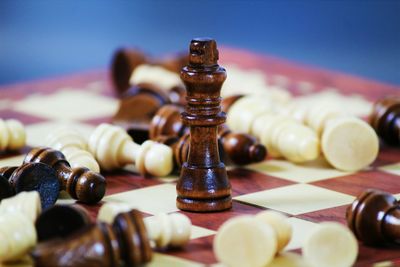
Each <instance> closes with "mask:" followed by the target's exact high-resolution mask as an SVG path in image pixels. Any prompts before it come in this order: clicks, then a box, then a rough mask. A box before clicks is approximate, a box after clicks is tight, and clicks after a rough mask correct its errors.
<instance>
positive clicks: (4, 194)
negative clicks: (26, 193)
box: [0, 175, 15, 201]
mask: <svg viewBox="0 0 400 267" xmlns="http://www.w3.org/2000/svg"><path fill="white" fill-rule="evenodd" d="M13 195H15V192H14V189H13V188H12V186H11V185H10V183H9V182H8V179H7V178H6V177H4V176H3V175H0V201H1V200H2V199H5V198H8V197H12V196H13Z"/></svg>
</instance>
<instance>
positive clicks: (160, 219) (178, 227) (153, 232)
mask: <svg viewBox="0 0 400 267" xmlns="http://www.w3.org/2000/svg"><path fill="white" fill-rule="evenodd" d="M131 209H132V207H131V206H130V205H128V204H125V203H112V202H108V203H105V204H104V205H103V206H101V208H100V210H99V213H98V215H97V219H98V220H100V221H103V222H106V223H109V224H111V223H112V222H113V220H114V218H115V217H116V216H117V215H118V214H119V213H121V212H128V211H130V210H131ZM144 223H145V227H146V231H147V233H148V235H149V238H150V240H152V241H153V243H154V245H155V246H157V247H161V248H162V247H167V246H171V247H183V246H184V245H186V244H187V243H188V242H189V239H190V235H191V229H192V223H191V221H190V219H189V218H188V217H187V216H186V215H183V214H181V213H170V214H165V213H160V214H157V215H155V216H151V217H147V218H145V219H144Z"/></svg>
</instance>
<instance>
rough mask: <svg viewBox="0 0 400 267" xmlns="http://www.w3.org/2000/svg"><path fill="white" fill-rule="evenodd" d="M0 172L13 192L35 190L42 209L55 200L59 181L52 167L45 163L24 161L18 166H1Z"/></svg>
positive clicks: (58, 189) (52, 203) (49, 205)
mask: <svg viewBox="0 0 400 267" xmlns="http://www.w3.org/2000/svg"><path fill="white" fill-rule="evenodd" d="M0 174H1V175H2V176H4V177H5V178H6V179H8V182H9V184H10V187H11V188H12V190H13V192H14V194H15V193H17V194H18V193H20V192H23V191H37V192H38V193H39V195H40V202H41V206H42V209H47V208H49V207H51V206H53V205H54V203H55V202H56V201H57V198H58V194H59V191H60V182H59V180H58V178H57V174H56V172H55V171H54V169H53V168H51V167H50V166H48V165H46V164H43V163H24V164H22V165H21V166H20V167H3V168H0ZM23 202H24V201H23Z"/></svg>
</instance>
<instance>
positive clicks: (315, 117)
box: [294, 103, 379, 171]
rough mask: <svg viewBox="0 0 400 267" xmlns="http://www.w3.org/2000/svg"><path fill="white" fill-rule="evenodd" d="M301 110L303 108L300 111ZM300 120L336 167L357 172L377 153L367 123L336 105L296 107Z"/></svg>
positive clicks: (377, 148)
mask: <svg viewBox="0 0 400 267" xmlns="http://www.w3.org/2000/svg"><path fill="white" fill-rule="evenodd" d="M303 110H305V111H303ZM294 112H300V113H303V114H304V121H305V123H306V124H307V125H309V126H310V127H311V128H313V129H314V130H315V132H316V133H317V134H319V135H320V136H321V149H322V153H323V154H324V156H325V158H326V160H327V161H328V162H329V163H330V164H331V165H332V166H333V167H335V168H336V169H339V170H342V171H358V170H361V169H363V168H365V167H367V166H368V165H369V164H371V163H372V162H373V161H374V160H375V159H376V157H377V156H378V152H379V140H378V137H377V135H376V133H375V132H374V130H373V129H372V127H371V126H370V125H368V124H367V123H366V122H364V121H363V120H361V119H359V118H357V117H354V116H349V115H346V114H343V113H342V112H341V111H340V107H339V106H337V105H328V104H325V103H321V104H316V105H314V106H310V105H307V106H299V107H298V108H297V109H294Z"/></svg>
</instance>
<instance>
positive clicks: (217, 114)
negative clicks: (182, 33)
mask: <svg viewBox="0 0 400 267" xmlns="http://www.w3.org/2000/svg"><path fill="white" fill-rule="evenodd" d="M217 61H218V50H217V44H216V42H215V41H214V40H212V39H208V38H199V39H194V40H192V42H191V44H190V55H189V65H188V66H186V67H184V68H183V69H182V71H181V79H182V81H183V82H184V84H185V86H186V90H187V98H186V99H187V106H186V109H185V112H183V113H182V120H183V121H184V123H185V124H187V125H189V126H190V149H189V157H188V161H187V162H185V163H184V164H183V166H182V170H181V175H180V179H179V181H178V183H177V193H178V197H177V207H178V208H179V209H182V210H188V211H197V212H207V211H220V210H225V209H229V208H231V207H232V198H231V186H230V183H229V180H228V176H227V173H226V169H225V165H224V164H223V163H222V162H221V161H220V158H219V153H218V145H217V126H218V125H220V124H222V123H223V122H224V121H225V118H226V115H225V113H223V112H222V111H221V106H220V102H221V97H220V91H221V86H222V84H223V82H224V81H225V79H226V71H225V69H224V68H222V67H220V66H219V65H218V63H217Z"/></svg>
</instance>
